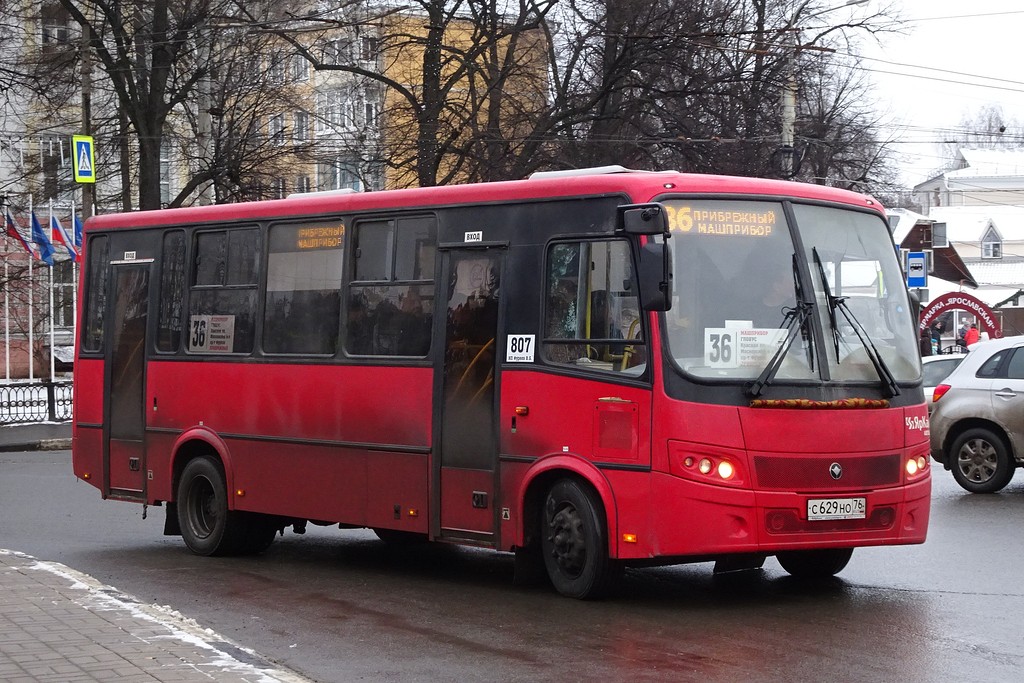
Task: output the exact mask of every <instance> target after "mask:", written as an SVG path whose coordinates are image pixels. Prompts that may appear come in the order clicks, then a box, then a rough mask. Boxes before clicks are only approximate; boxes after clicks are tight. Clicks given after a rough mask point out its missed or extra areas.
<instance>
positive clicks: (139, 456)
mask: <svg viewBox="0 0 1024 683" xmlns="http://www.w3.org/2000/svg"><path fill="white" fill-rule="evenodd" d="M112 267H113V268H114V273H113V274H114V277H113V287H114V291H113V292H112V296H113V298H112V300H113V301H114V306H113V313H112V315H111V318H110V325H111V327H110V331H111V333H110V334H109V335H108V338H109V339H110V342H111V343H110V346H109V349H110V350H109V351H108V357H107V363H106V367H107V373H106V383H107V392H106V396H107V401H106V406H105V416H104V423H105V424H106V425H107V429H108V432H107V447H106V452H105V453H104V456H105V457H104V459H105V462H104V469H105V471H106V481H105V482H104V484H105V486H104V494H105V495H108V496H112V497H116V498H128V499H144V496H145V485H146V478H145V476H144V472H145V471H146V463H145V450H144V441H143V439H144V436H145V427H146V425H145V420H146V411H145V406H144V396H145V394H144V392H145V369H146V364H145V358H146V318H147V313H148V307H149V264H148V263H139V264H130V265H127V264H124V265H123V264H115V265H114V266H112Z"/></svg>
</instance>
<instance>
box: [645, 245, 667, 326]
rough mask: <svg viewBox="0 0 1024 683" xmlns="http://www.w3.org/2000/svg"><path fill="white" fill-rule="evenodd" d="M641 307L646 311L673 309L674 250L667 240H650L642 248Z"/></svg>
mask: <svg viewBox="0 0 1024 683" xmlns="http://www.w3.org/2000/svg"><path fill="white" fill-rule="evenodd" d="M637 275H638V276H639V277H638V278H637V279H638V280H639V281H640V306H641V307H642V308H643V309H644V310H645V311H667V310H669V309H670V308H671V307H672V296H671V294H672V250H671V249H670V248H669V246H668V243H667V242H666V241H665V240H662V241H660V242H655V241H654V240H648V241H647V244H645V245H643V246H642V247H641V248H640V270H639V272H638V273H637Z"/></svg>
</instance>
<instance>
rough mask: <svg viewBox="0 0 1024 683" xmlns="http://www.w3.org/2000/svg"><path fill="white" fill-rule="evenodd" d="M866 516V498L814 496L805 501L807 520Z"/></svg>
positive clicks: (861, 517)
mask: <svg viewBox="0 0 1024 683" xmlns="http://www.w3.org/2000/svg"><path fill="white" fill-rule="evenodd" d="M866 516H867V499H866V498H815V499H812V500H808V501H807V519H808V521H812V522H813V521H815V520H822V519H864V518H865V517H866Z"/></svg>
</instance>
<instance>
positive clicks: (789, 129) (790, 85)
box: [779, 0, 868, 178]
mask: <svg viewBox="0 0 1024 683" xmlns="http://www.w3.org/2000/svg"><path fill="white" fill-rule="evenodd" d="M867 2H868V0H846V2H844V3H843V4H841V5H835V6H833V7H826V8H825V9H822V10H818V11H817V12H813V13H811V14H809V15H807V16H806V17H803V19H804V20H807V19H813V18H814V17H820V16H821V15H822V14H827V13H828V12H834V11H836V10H839V9H843V8H844V7H853V6H854V5H863V4H866V3H867ZM797 20H798V17H797V16H796V15H793V18H792V19H791V20H790V22H789V23H790V25H791V26H792V25H795V24H796V22H797ZM790 30H791V31H792V35H793V36H794V40H793V42H794V45H793V46H792V49H793V51H792V54H790V55H789V57H788V58H787V61H788V65H787V69H786V71H787V73H786V84H785V85H784V86H783V87H782V97H781V101H780V103H779V108H780V110H781V115H782V116H781V118H782V134H781V143H782V144H781V146H780V147H779V154H780V155H781V161H782V169H781V171H782V177H783V178H792V177H793V176H794V175H796V171H795V166H796V164H795V163H794V161H795V157H796V147H795V143H796V85H797V84H796V56H797V54H798V53H799V51H800V50H801V49H818V50H823V51H824V50H826V49H827V48H814V46H801V45H799V44H798V42H799V41H798V40H797V38H796V37H798V36H799V35H800V29H797V28H793V29H790Z"/></svg>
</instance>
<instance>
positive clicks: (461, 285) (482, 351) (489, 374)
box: [431, 248, 504, 542]
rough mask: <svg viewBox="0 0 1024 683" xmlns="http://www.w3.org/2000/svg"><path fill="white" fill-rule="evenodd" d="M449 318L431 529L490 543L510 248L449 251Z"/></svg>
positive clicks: (439, 389)
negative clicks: (502, 320)
mask: <svg viewBox="0 0 1024 683" xmlns="http://www.w3.org/2000/svg"><path fill="white" fill-rule="evenodd" d="M442 253H443V254H444V259H443V261H442V278H441V280H440V282H441V283H444V285H446V289H442V288H439V289H440V291H441V292H444V293H445V294H446V298H445V304H446V314H445V316H444V317H443V319H442V320H440V321H439V324H438V328H442V327H443V329H436V330H435V333H436V334H438V335H442V339H443V347H442V348H443V355H442V357H441V359H440V361H439V362H440V363H441V370H440V372H438V373H437V376H438V380H437V383H436V385H435V396H436V401H435V405H437V406H438V410H437V413H436V414H435V416H434V420H435V437H434V438H435V449H434V452H435V454H436V456H435V458H434V465H433V468H432V469H433V471H432V476H433V487H432V499H433V505H432V509H433V510H434V512H433V515H432V519H431V531H432V533H433V535H434V536H440V537H447V538H463V539H465V538H468V539H475V540H480V541H484V542H488V541H491V540H492V539H493V538H494V531H495V529H496V528H497V527H496V523H497V516H496V512H495V510H496V508H495V504H494V503H495V501H494V494H495V491H497V482H496V477H497V461H498V439H497V425H496V423H495V420H496V416H497V407H496V404H495V401H496V395H497V393H496V391H495V383H496V381H497V379H498V378H497V369H498V364H497V362H496V360H497V353H496V350H497V347H498V345H499V343H500V340H499V339H498V338H497V337H498V318H499V315H500V313H499V311H500V310H501V307H500V306H499V303H500V293H501V270H502V264H503V261H504V250H503V249H498V248H476V249H461V248H460V249H458V250H454V249H453V250H445V251H443V252H442Z"/></svg>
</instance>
